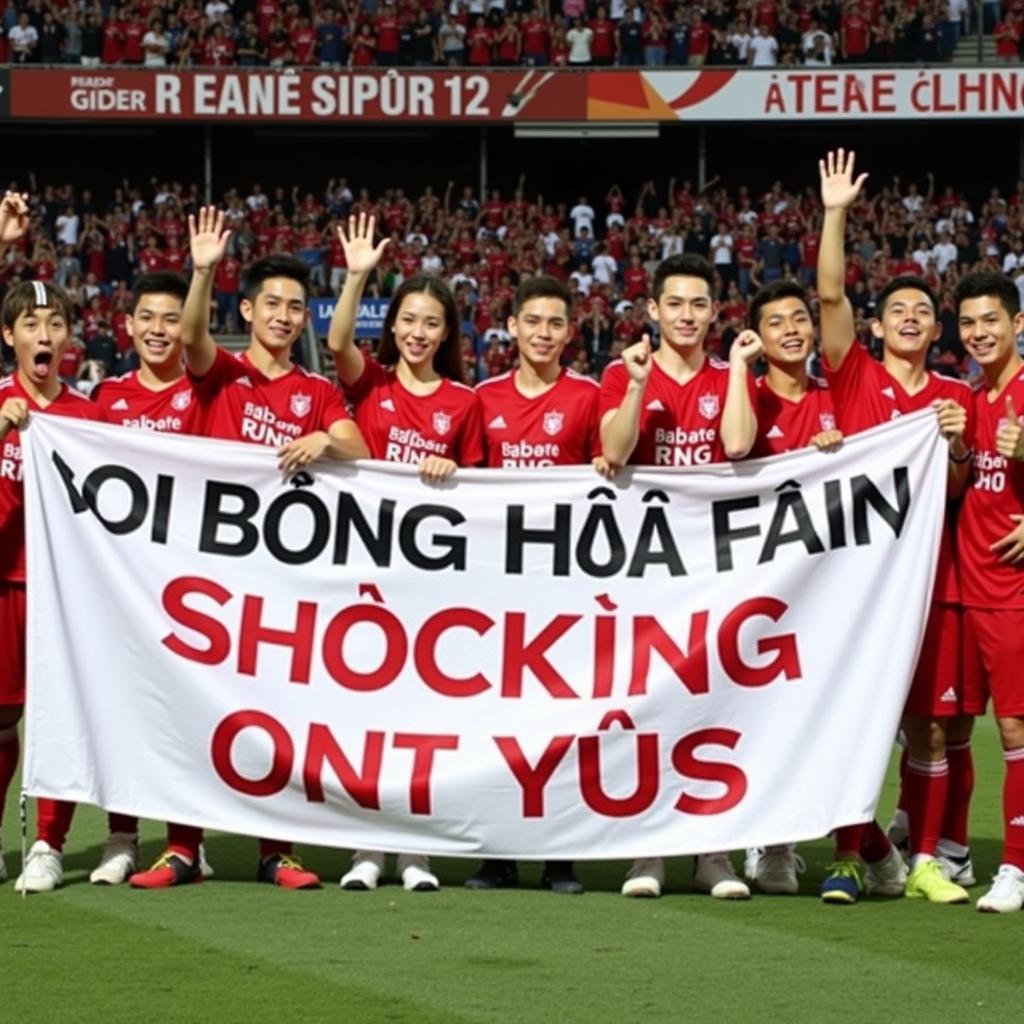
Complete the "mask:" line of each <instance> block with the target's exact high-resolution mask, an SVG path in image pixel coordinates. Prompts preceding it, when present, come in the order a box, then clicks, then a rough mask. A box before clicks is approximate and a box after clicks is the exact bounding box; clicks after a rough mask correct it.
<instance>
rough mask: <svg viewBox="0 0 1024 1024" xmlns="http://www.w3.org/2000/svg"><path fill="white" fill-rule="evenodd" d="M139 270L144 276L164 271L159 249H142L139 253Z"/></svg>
mask: <svg viewBox="0 0 1024 1024" xmlns="http://www.w3.org/2000/svg"><path fill="white" fill-rule="evenodd" d="M139 269H140V270H141V271H142V272H143V273H144V274H151V273H153V271H155V270H163V269H164V254H163V253H162V252H161V251H160V250H159V249H143V250H142V252H140V253H139Z"/></svg>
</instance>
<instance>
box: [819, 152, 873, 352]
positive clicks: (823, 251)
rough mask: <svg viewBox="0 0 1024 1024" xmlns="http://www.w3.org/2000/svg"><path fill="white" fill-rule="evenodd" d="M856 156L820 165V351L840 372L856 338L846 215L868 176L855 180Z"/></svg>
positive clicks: (841, 156)
mask: <svg viewBox="0 0 1024 1024" xmlns="http://www.w3.org/2000/svg"><path fill="white" fill-rule="evenodd" d="M853 165H854V153H853V151H852V150H851V151H850V153H849V154H847V153H845V152H844V151H843V150H841V149H840V150H839V151H838V152H836V153H831V152H830V153H829V154H828V156H827V158H826V159H824V160H819V161H818V169H819V171H820V172H821V201H822V205H823V206H824V207H825V218H824V221H823V222H822V226H821V248H820V249H819V250H818V298H819V301H820V303H821V348H822V351H823V353H824V355H825V359H826V360H827V361H828V364H829V366H831V367H832V369H833V370H838V369H839V367H840V365H841V364H842V362H843V360H844V359H845V358H846V353H847V352H849V351H850V346H851V345H852V344H853V338H854V328H853V323H854V318H853V307H852V306H851V305H850V301H849V299H847V297H846V267H845V259H846V257H845V243H846V214H847V211H848V210H849V209H850V207H851V206H853V204H854V202H855V201H856V199H857V196H858V195H859V194H860V190H861V186H862V185H863V184H864V182H865V180H866V179H867V175H866V174H862V175H860V176H859V177H858V178H856V179H854V177H853Z"/></svg>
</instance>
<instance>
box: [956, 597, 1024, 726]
mask: <svg viewBox="0 0 1024 1024" xmlns="http://www.w3.org/2000/svg"><path fill="white" fill-rule="evenodd" d="M963 647H964V673H963V709H964V711H965V712H966V713H967V714H969V715H983V714H985V708H986V706H987V705H988V699H989V697H991V698H992V706H993V708H994V709H995V713H996V717H998V718H1024V608H965V609H964V632H963Z"/></svg>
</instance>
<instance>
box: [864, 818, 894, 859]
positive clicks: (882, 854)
mask: <svg viewBox="0 0 1024 1024" xmlns="http://www.w3.org/2000/svg"><path fill="white" fill-rule="evenodd" d="M891 849H892V843H890V842H889V837H888V836H887V835H886V834H885V833H884V832H883V831H882V830H881V829H880V828H879V827H878V822H877V821H869V822H868V823H867V824H866V825H863V826H862V832H861V839H860V855H861V857H863V858H864V860H865V861H866V862H867V863H868V864H877V863H878V862H879V861H881V860H885V858H886V857H888V856H889V851H890V850H891Z"/></svg>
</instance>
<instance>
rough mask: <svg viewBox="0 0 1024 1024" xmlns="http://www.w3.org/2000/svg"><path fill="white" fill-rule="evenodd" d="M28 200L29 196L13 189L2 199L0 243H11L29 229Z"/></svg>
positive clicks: (0, 203)
mask: <svg viewBox="0 0 1024 1024" xmlns="http://www.w3.org/2000/svg"><path fill="white" fill-rule="evenodd" d="M27 200H28V197H27V196H23V195H21V194H19V193H18V192H11V191H7V192H5V193H4V197H3V199H0V245H10V244H11V242H16V241H17V240H18V239H19V238H21V236H22V235H24V234H25V232H26V231H28V201H27Z"/></svg>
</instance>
